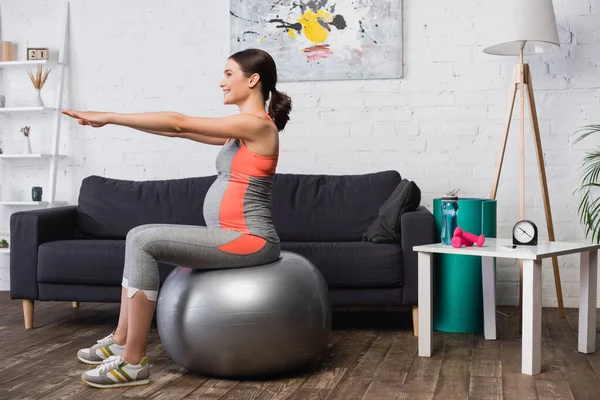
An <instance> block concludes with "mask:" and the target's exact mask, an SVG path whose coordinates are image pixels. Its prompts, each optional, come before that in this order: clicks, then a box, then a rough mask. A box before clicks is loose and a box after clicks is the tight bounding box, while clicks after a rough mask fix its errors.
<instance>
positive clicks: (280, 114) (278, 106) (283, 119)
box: [269, 89, 292, 131]
mask: <svg viewBox="0 0 600 400" xmlns="http://www.w3.org/2000/svg"><path fill="white" fill-rule="evenodd" d="M291 111H292V99H291V98H290V97H289V96H288V95H287V94H285V93H282V92H280V91H278V90H277V89H273V90H272V91H271V100H270V101H269V115H270V116H271V118H273V121H275V125H277V129H278V130H280V131H281V130H282V129H283V128H285V125H286V124H287V122H288V121H289V120H290V112H291Z"/></svg>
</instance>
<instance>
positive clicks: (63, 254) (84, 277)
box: [37, 239, 174, 286]
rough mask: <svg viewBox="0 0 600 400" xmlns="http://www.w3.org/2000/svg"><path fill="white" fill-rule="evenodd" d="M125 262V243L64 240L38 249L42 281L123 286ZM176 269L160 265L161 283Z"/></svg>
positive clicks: (40, 280)
mask: <svg viewBox="0 0 600 400" xmlns="http://www.w3.org/2000/svg"><path fill="white" fill-rule="evenodd" d="M124 262H125V241H124V240H86V239H83V240H61V241H55V242H47V243H44V244H42V245H41V246H40V247H39V250H38V271H37V274H38V282H40V283H63V284H84V285H104V286H116V285H121V281H122V279H123V265H124ZM173 268H174V267H173V266H171V265H167V264H159V268H158V269H159V275H160V281H161V283H162V282H164V280H165V279H166V277H167V276H168V275H169V273H170V272H171V271H172V270H173Z"/></svg>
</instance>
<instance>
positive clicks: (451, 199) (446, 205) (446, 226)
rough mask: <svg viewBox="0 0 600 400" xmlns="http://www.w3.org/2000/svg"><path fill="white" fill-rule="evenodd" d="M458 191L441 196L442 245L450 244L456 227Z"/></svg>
mask: <svg viewBox="0 0 600 400" xmlns="http://www.w3.org/2000/svg"><path fill="white" fill-rule="evenodd" d="M458 190H460V189H458ZM458 190H452V191H451V192H449V193H447V194H446V195H445V196H442V232H441V239H442V243H443V244H447V245H450V244H452V236H453V235H454V230H455V229H456V227H457V226H458Z"/></svg>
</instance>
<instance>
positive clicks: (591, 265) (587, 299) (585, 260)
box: [577, 250, 598, 354]
mask: <svg viewBox="0 0 600 400" xmlns="http://www.w3.org/2000/svg"><path fill="white" fill-rule="evenodd" d="M580 260H581V265H580V267H579V333H578V339H579V340H578V342H579V343H578V346H577V350H579V352H581V353H586V354H587V353H594V352H595V351H596V286H597V283H596V282H597V279H598V251H597V250H593V251H585V252H583V253H581V255H580Z"/></svg>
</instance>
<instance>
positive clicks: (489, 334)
mask: <svg viewBox="0 0 600 400" xmlns="http://www.w3.org/2000/svg"><path fill="white" fill-rule="evenodd" d="M481 280H482V287H483V336H484V337H485V340H496V277H495V274H494V257H481Z"/></svg>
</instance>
